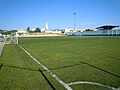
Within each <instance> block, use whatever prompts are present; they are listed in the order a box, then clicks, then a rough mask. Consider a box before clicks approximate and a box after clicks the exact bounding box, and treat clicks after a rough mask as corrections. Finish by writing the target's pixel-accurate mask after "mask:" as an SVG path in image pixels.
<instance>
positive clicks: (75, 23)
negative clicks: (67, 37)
mask: <svg viewBox="0 0 120 90" xmlns="http://www.w3.org/2000/svg"><path fill="white" fill-rule="evenodd" d="M75 15H76V12H75V13H74V32H75V24H76V23H75Z"/></svg>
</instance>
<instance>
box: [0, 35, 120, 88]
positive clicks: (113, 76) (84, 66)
mask: <svg viewBox="0 0 120 90" xmlns="http://www.w3.org/2000/svg"><path fill="white" fill-rule="evenodd" d="M19 45H21V46H22V47H23V48H24V49H26V50H27V51H28V52H29V53H30V54H31V55H32V56H33V57H35V58H36V59H37V60H38V61H39V62H41V63H42V64H43V65H44V66H46V67H47V68H48V69H49V70H50V71H51V72H53V73H54V74H55V75H56V76H57V77H59V78H60V79H61V80H62V81H63V82H64V83H66V84H70V83H71V82H82V81H87V82H96V83H100V84H103V85H106V86H111V87H114V88H115V89H116V90H119V89H118V88H119V87H120V37H74V36H73V37H65V36H64V37H27V38H19ZM1 63H2V64H3V66H2V67H1V69H0V90H52V88H51V86H50V85H49V83H48V82H47V81H46V80H45V78H44V77H43V75H42V74H41V73H40V72H39V70H38V69H41V70H42V71H43V73H44V74H45V76H46V77H47V78H48V80H49V81H50V82H51V84H52V85H53V86H54V88H55V89H56V90H66V89H65V88H64V87H63V86H62V85H61V84H60V83H59V82H58V81H56V80H55V79H54V78H53V77H52V76H51V75H50V74H49V73H48V72H47V71H45V70H44V69H43V68H42V67H41V66H40V65H38V64H37V63H36V62H35V61H33V59H32V58H30V57H29V56H28V55H27V54H26V53H25V52H24V51H23V50H22V49H21V48H20V47H19V46H18V45H5V48H4V51H3V53H2V56H0V64H1ZM69 86H70V87H71V88H72V89H73V90H112V89H110V88H106V87H102V86H99V85H95V84H73V85H69Z"/></svg>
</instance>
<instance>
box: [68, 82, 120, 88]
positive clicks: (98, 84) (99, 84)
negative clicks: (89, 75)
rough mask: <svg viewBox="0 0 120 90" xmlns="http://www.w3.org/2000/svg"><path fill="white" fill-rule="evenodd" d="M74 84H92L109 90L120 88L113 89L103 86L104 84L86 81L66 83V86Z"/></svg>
mask: <svg viewBox="0 0 120 90" xmlns="http://www.w3.org/2000/svg"><path fill="white" fill-rule="evenodd" d="M75 84H93V85H97V86H101V87H105V88H109V89H112V90H120V88H115V87H112V86H109V85H104V84H101V83H97V82H88V81H78V82H71V83H68V84H67V85H69V86H70V85H75Z"/></svg>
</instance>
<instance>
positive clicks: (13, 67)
mask: <svg viewBox="0 0 120 90" xmlns="http://www.w3.org/2000/svg"><path fill="white" fill-rule="evenodd" d="M2 66H3V67H9V68H17V69H23V70H30V71H37V72H39V70H36V69H30V68H24V67H17V66H10V65H4V64H2Z"/></svg>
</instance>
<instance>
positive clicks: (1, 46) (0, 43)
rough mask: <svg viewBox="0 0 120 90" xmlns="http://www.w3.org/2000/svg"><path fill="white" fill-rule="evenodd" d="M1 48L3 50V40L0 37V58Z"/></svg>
mask: <svg viewBox="0 0 120 90" xmlns="http://www.w3.org/2000/svg"><path fill="white" fill-rule="evenodd" d="M3 48H4V38H1V37H0V56H1V54H2V51H3Z"/></svg>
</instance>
